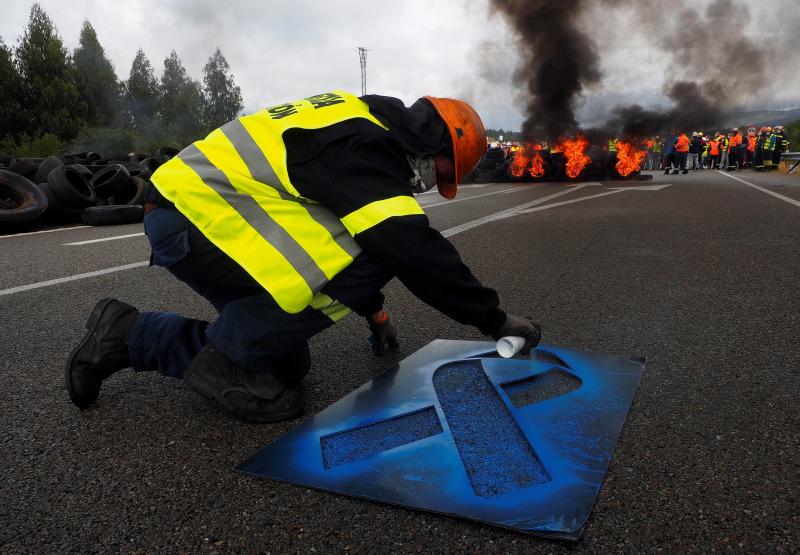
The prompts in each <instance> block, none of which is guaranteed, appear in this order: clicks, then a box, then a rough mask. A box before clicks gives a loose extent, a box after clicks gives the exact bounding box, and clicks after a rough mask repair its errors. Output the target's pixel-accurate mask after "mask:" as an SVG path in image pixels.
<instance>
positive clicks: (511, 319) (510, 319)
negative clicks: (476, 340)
mask: <svg viewBox="0 0 800 555" xmlns="http://www.w3.org/2000/svg"><path fill="white" fill-rule="evenodd" d="M509 335H512V336H517V337H524V338H525V345H524V346H523V347H522V351H520V352H521V353H522V354H523V355H527V354H528V353H530V352H531V349H533V348H534V347H535V346H536V345H538V344H539V340H540V339H541V338H542V328H541V327H540V326H539V324H534V323H533V321H532V320H531V319H530V317H527V318H522V317H521V316H514V315H513V314H506V321H505V323H504V324H503V326H502V327H501V328H500V329H499V330H497V331H496V332H495V334H494V335H493V336H492V337H494V339H495V340H497V339H500V338H501V337H506V336H509Z"/></svg>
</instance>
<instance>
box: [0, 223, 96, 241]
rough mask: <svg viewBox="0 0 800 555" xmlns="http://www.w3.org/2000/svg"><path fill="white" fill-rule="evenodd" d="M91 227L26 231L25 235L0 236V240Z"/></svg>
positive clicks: (79, 226) (80, 226)
mask: <svg viewBox="0 0 800 555" xmlns="http://www.w3.org/2000/svg"><path fill="white" fill-rule="evenodd" d="M86 227H92V226H90V225H76V226H75V227H59V228H58V229H43V230H42V231H26V232H25V233H15V234H14V235H0V239H13V238H14V237H22V236H24V235H38V234H40V233H55V232H56V231H72V230H73V229H84V228H86Z"/></svg>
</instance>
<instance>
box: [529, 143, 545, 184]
mask: <svg viewBox="0 0 800 555" xmlns="http://www.w3.org/2000/svg"><path fill="white" fill-rule="evenodd" d="M539 150H541V147H539ZM530 173H531V177H536V178H539V177H542V176H543V175H544V160H542V155H541V154H539V153H538V152H537V153H536V154H535V155H534V157H533V160H532V161H531V169H530Z"/></svg>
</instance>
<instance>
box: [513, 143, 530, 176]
mask: <svg viewBox="0 0 800 555" xmlns="http://www.w3.org/2000/svg"><path fill="white" fill-rule="evenodd" d="M529 160H530V159H529V158H528V157H527V156H525V151H524V150H523V149H519V150H518V151H516V152H515V153H514V161H513V162H511V168H510V169H511V175H513V176H514V177H522V174H524V173H525V168H526V167H527V166H528V161H529Z"/></svg>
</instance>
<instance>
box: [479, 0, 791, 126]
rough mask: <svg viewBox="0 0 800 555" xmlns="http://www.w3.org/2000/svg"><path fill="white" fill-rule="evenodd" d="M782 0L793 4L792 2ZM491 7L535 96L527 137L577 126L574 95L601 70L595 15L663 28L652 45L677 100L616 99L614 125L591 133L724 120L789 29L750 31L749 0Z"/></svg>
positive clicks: (518, 76)
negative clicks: (655, 106)
mask: <svg viewBox="0 0 800 555" xmlns="http://www.w3.org/2000/svg"><path fill="white" fill-rule="evenodd" d="M777 3H778V4H780V5H781V6H782V7H783V8H788V9H789V10H790V11H791V7H792V3H791V2H787V1H784V0H780V1H778V2H777ZM700 4H702V3H700ZM490 6H491V8H492V9H493V10H495V11H496V12H498V13H500V14H502V16H503V17H505V19H506V20H507V21H508V23H509V24H510V25H511V27H512V29H513V30H514V32H515V33H516V36H517V39H518V41H519V44H520V52H521V57H522V64H521V67H520V68H519V69H518V71H517V72H516V73H515V75H514V79H515V82H516V83H517V84H519V85H520V86H522V87H524V88H525V90H526V91H527V93H528V95H529V96H528V101H527V103H526V113H525V122H524V123H523V126H522V131H523V133H524V134H525V136H526V137H527V138H528V139H529V140H535V139H536V138H537V137H538V138H546V139H551V140H554V139H557V138H559V137H562V136H564V135H567V134H573V133H575V132H577V131H578V124H577V121H576V117H575V108H576V104H577V102H578V101H579V100H580V98H581V96H582V94H583V93H584V91H585V89H586V88H587V87H589V86H591V85H594V84H597V83H599V82H600V81H601V79H602V74H601V71H600V69H599V59H600V53H599V51H598V49H597V46H596V44H595V42H594V41H593V39H592V37H591V35H590V25H591V21H592V19H593V18H597V17H605V18H608V17H614V13H613V11H614V10H626V11H627V12H628V13H629V14H631V15H633V16H634V19H635V21H636V24H637V25H638V26H639V29H640V30H641V31H643V33H644V34H645V35H649V36H655V37H660V38H656V39H654V41H653V46H654V47H657V48H660V49H661V50H662V52H663V53H664V55H666V56H667V59H668V60H669V63H668V67H667V70H666V74H665V75H664V89H663V91H664V94H665V96H666V97H667V98H668V99H670V100H671V101H672V102H673V104H674V107H672V108H670V109H666V110H660V111H659V110H647V109H645V108H643V107H641V106H638V105H631V106H617V107H616V108H614V109H612V111H611V117H610V118H609V120H608V122H607V124H606V125H604V126H602V127H601V128H598V129H592V130H583V132H585V133H586V134H587V135H588V136H589V137H590V139H592V140H600V138H602V137H610V136H622V137H645V136H648V135H654V134H656V133H662V132H665V131H669V130H671V129H678V130H683V131H686V130H692V129H706V130H711V128H713V127H715V126H719V125H720V124H721V123H722V121H723V119H724V115H725V112H726V111H727V110H730V109H733V108H736V107H738V106H741V105H742V104H743V103H744V102H746V101H747V100H749V99H750V98H752V97H753V96H754V95H755V94H757V93H758V92H760V91H762V90H763V89H764V88H765V86H767V85H768V83H769V76H768V75H767V74H766V72H767V68H768V66H767V61H768V60H769V59H772V57H774V56H775V55H776V52H775V47H776V45H778V44H780V43H781V41H780V39H781V38H782V37H784V36H785V32H783V31H780V30H776V29H772V30H771V34H770V37H771V38H772V40H766V39H767V37H764V38H763V39H755V40H754V39H751V38H750V37H748V36H747V35H746V34H745V30H746V29H747V27H748V24H749V23H750V22H751V16H750V12H749V9H748V6H747V5H746V4H745V0H713V1H712V2H710V3H706V4H705V7H703V5H698V2H696V1H695V0H651V1H649V2H635V1H634V0H614V1H613V2H612V1H611V0H603V1H601V2H588V1H586V0H569V1H567V0H562V1H555V0H490ZM779 9H781V8H779ZM722 22H724V25H723V27H720V24H721V23H722Z"/></svg>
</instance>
